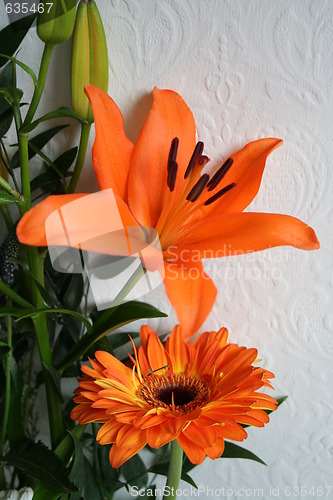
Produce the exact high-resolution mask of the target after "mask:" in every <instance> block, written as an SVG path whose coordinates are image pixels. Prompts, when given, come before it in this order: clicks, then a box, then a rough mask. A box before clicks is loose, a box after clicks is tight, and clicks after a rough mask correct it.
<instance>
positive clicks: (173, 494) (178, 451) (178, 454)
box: [163, 439, 183, 500]
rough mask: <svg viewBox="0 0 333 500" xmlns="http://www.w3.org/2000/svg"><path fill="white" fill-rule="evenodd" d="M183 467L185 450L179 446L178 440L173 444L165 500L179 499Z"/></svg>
mask: <svg viewBox="0 0 333 500" xmlns="http://www.w3.org/2000/svg"><path fill="white" fill-rule="evenodd" d="M182 466H183V449H182V447H181V446H180V445H179V443H178V441H177V439H175V440H174V441H172V443H171V455H170V464H169V470H168V478H167V482H166V485H165V494H164V496H163V500H166V499H167V498H174V499H176V498H177V488H178V485H179V481H180V477H181V475H182Z"/></svg>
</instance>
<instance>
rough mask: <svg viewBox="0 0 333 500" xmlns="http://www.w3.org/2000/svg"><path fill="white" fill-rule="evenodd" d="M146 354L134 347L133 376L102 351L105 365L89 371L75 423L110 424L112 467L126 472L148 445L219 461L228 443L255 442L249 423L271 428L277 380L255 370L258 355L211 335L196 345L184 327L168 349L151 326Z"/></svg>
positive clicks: (106, 440) (144, 339)
mask: <svg viewBox="0 0 333 500" xmlns="http://www.w3.org/2000/svg"><path fill="white" fill-rule="evenodd" d="M140 337H141V347H139V348H138V349H136V348H135V346H134V344H133V348H134V359H133V358H132V356H131V359H132V362H133V369H130V368H129V367H127V366H125V365H124V364H122V363H121V362H120V361H119V360H117V359H116V358H115V357H113V356H112V355H111V354H109V353H107V352H104V351H97V352H96V359H97V361H94V360H90V363H91V368H90V367H89V366H82V371H83V372H84V374H85V375H84V376H83V377H82V378H81V379H80V380H79V387H78V388H77V389H76V391H75V392H76V394H77V396H75V398H74V401H75V402H76V403H78V405H77V406H76V407H75V408H74V409H73V410H72V413H71V417H72V419H74V420H78V421H79V423H80V424H85V423H88V422H97V423H103V424H104V425H102V427H101V428H100V430H99V432H98V434H97V440H98V441H99V443H100V444H102V445H103V444H112V443H113V446H112V447H111V451H110V463H111V465H112V467H115V468H117V467H120V466H121V465H122V464H123V463H124V462H126V460H128V459H129V458H131V457H132V456H133V455H135V454H136V453H138V452H139V451H140V450H141V449H142V448H143V447H144V446H146V444H149V446H151V447H152V448H159V447H161V446H163V445H164V444H166V443H169V442H170V441H173V440H174V439H177V440H178V443H179V445H180V446H181V447H182V448H183V450H184V451H185V453H186V455H187V456H188V458H189V459H190V461H191V462H192V463H194V464H199V463H201V462H202V461H203V460H204V459H205V457H206V456H208V457H209V458H211V459H215V458H218V457H220V456H221V455H222V453H223V450H224V439H231V440H235V441H242V440H243V439H245V438H246V437H247V433H246V431H245V429H244V428H243V427H242V426H241V424H247V425H253V426H256V427H263V426H264V424H265V423H267V422H269V417H268V415H267V413H266V412H265V411H264V410H275V409H276V404H277V403H276V401H275V399H273V398H272V397H271V396H268V395H266V394H261V393H259V392H257V390H258V389H260V388H261V387H263V386H265V387H270V388H272V386H271V384H270V382H269V379H270V378H272V377H274V375H273V374H272V373H270V372H268V371H266V370H264V369H262V368H259V367H253V366H252V363H253V362H254V361H255V360H256V358H257V350H256V349H247V348H246V347H239V346H238V345H236V344H230V343H227V337H228V332H227V330H226V329H225V328H222V329H221V330H220V331H219V332H206V333H203V334H202V335H200V336H199V337H198V338H197V339H196V340H195V341H194V343H193V344H191V343H189V342H188V341H185V340H184V339H183V338H182V336H181V333H180V327H179V326H176V327H175V328H174V329H173V330H172V332H171V336H170V337H169V338H168V339H167V341H166V343H165V345H163V344H162V343H161V342H160V340H159V338H158V336H157V335H156V333H155V332H154V331H153V330H152V329H151V328H150V327H149V326H143V327H142V328H141V331H140Z"/></svg>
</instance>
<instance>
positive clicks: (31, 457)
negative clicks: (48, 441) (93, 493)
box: [4, 439, 77, 493]
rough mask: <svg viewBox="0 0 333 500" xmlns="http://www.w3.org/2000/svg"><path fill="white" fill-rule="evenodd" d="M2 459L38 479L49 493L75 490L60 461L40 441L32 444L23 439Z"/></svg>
mask: <svg viewBox="0 0 333 500" xmlns="http://www.w3.org/2000/svg"><path fill="white" fill-rule="evenodd" d="M4 459H5V461H6V463H7V464H9V465H12V466H13V467H17V468H19V469H21V470H22V471H24V472H25V474H27V475H28V476H31V477H34V478H36V479H39V480H40V481H41V482H42V483H43V485H44V486H45V487H46V488H48V489H49V490H51V492H61V493H72V492H74V491H76V490H77V488H76V487H75V485H74V484H73V483H71V481H70V480H69V478H68V471H67V470H66V469H65V467H64V465H63V463H62V462H61V460H60V459H59V458H58V457H57V455H56V454H55V453H54V452H53V451H51V450H50V449H49V448H48V447H47V446H45V445H44V444H43V443H42V442H41V441H38V442H37V443H34V442H33V441H31V440H30V439H25V440H24V441H22V442H20V443H19V444H18V445H17V446H15V447H13V448H12V449H11V450H10V451H9V452H8V453H7V455H6V456H5V457H4Z"/></svg>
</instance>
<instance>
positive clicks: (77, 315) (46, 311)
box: [0, 307, 92, 332]
mask: <svg viewBox="0 0 333 500" xmlns="http://www.w3.org/2000/svg"><path fill="white" fill-rule="evenodd" d="M51 313H52V314H68V315H69V316H75V318H78V319H79V320H80V321H82V323H83V324H84V326H85V327H86V328H87V331H88V332H92V326H91V323H90V322H89V320H88V319H87V318H86V317H85V316H83V315H82V314H80V313H78V312H76V311H71V310H70V309H63V308H62V307H43V308H39V309H34V310H33V311H32V310H30V309H28V312H25V313H24V314H20V317H19V319H18V321H21V320H22V319H25V318H35V317H37V316H38V315H39V314H51ZM7 314H8V313H7ZM0 315H2V310H1V311H0ZM12 315H13V316H15V314H13V313H12Z"/></svg>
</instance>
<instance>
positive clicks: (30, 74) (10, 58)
mask: <svg viewBox="0 0 333 500" xmlns="http://www.w3.org/2000/svg"><path fill="white" fill-rule="evenodd" d="M2 57H4V58H5V59H8V60H9V61H12V62H13V63H14V64H17V65H18V66H20V68H22V69H23V70H24V71H25V72H26V73H27V74H28V75H29V76H30V77H31V79H32V81H33V83H34V85H35V86H36V85H37V77H36V75H35V73H34V72H33V71H32V69H31V68H29V66H27V65H26V64H24V63H23V62H22V61H19V60H18V59H16V57H11V56H7V55H6V54H2V53H0V60H1V58H2Z"/></svg>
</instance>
